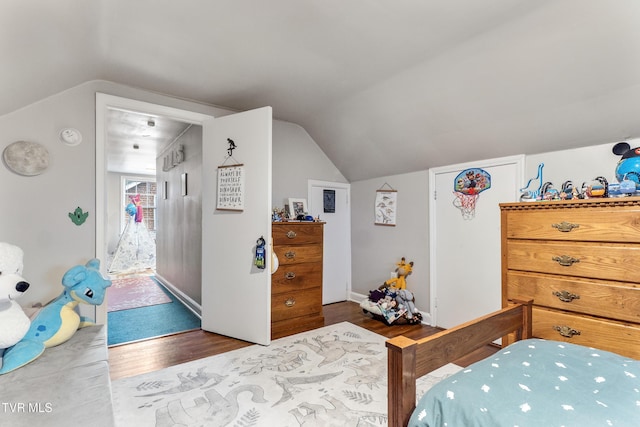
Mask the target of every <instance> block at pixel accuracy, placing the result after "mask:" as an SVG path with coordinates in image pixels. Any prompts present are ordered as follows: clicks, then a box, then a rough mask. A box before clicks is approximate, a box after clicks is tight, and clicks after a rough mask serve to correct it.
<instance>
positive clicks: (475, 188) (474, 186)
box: [453, 168, 491, 219]
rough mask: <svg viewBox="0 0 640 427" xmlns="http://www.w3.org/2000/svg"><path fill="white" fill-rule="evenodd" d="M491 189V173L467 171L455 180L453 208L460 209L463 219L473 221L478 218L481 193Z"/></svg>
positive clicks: (475, 170)
mask: <svg viewBox="0 0 640 427" xmlns="http://www.w3.org/2000/svg"><path fill="white" fill-rule="evenodd" d="M489 188H491V175H490V174H489V172H487V171H485V170H483V169H480V168H472V169H465V170H463V171H462V172H460V173H459V174H458V176H456V177H455V179H454V180H453V194H454V195H455V196H456V198H455V199H453V206H455V207H456V208H458V209H460V212H462V218H464V219H473V218H474V217H475V216H476V202H477V200H478V198H479V197H480V193H482V192H483V191H484V190H488V189H489Z"/></svg>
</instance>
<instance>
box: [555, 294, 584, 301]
mask: <svg viewBox="0 0 640 427" xmlns="http://www.w3.org/2000/svg"><path fill="white" fill-rule="evenodd" d="M553 295H555V296H557V297H558V299H559V300H560V301H562V302H571V301H573V300H574V299H580V295H577V294H572V293H571V292H569V291H555V292H554V293H553Z"/></svg>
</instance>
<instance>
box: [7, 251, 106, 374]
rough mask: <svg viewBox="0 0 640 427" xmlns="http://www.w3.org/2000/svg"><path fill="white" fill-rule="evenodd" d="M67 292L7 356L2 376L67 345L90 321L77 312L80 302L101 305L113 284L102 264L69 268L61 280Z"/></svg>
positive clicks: (42, 313) (49, 306)
mask: <svg viewBox="0 0 640 427" xmlns="http://www.w3.org/2000/svg"><path fill="white" fill-rule="evenodd" d="M62 285H63V286H64V290H63V292H62V294H60V296H59V297H57V298H56V299H54V300H53V301H51V302H50V303H49V304H47V305H46V306H45V307H44V308H42V310H41V311H40V312H39V313H38V315H37V316H36V317H35V318H34V319H33V320H32V321H31V327H30V328H29V330H28V331H27V333H26V335H25V336H24V337H23V338H22V340H20V341H19V342H18V343H17V344H15V345H14V346H13V347H10V348H8V349H7V350H6V351H5V353H4V363H3V365H2V368H1V369H0V374H6V373H7V372H11V371H13V370H15V369H18V368H20V367H21V366H24V365H26V364H27V363H30V362H32V361H34V360H35V359H37V358H38V357H40V355H41V354H42V353H43V352H44V350H45V349H46V348H49V347H54V346H56V345H59V344H62V343H64V342H66V341H67V340H68V339H69V338H71V337H72V336H73V334H75V332H76V331H77V330H78V328H81V327H84V326H87V325H89V324H90V322H87V319H85V318H82V317H80V315H79V314H78V313H77V312H76V311H75V308H76V307H77V306H78V304H79V303H83V304H90V305H100V304H102V301H104V297H105V294H106V291H107V288H108V287H109V286H111V281H110V280H107V279H105V278H103V277H102V274H101V273H100V261H99V260H97V259H92V260H90V261H89V262H87V263H86V264H85V265H76V266H75V267H72V268H70V269H69V270H68V271H67V272H66V273H65V274H64V276H63V277H62Z"/></svg>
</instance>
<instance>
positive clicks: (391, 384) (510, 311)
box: [386, 301, 533, 426]
mask: <svg viewBox="0 0 640 427" xmlns="http://www.w3.org/2000/svg"><path fill="white" fill-rule="evenodd" d="M532 305H533V301H516V302H515V303H514V304H512V305H510V306H508V307H505V308H503V309H502V310H498V311H496V312H494V313H491V314H488V315H486V316H483V317H480V318H478V319H475V320H471V321H469V322H466V323H463V324H461V325H459V326H456V327H454V328H450V329H447V330H444V331H442V332H438V333H437V334H435V335H431V336H429V337H426V338H422V339H419V340H412V339H410V338H407V337H405V336H402V335H401V336H398V337H395V338H392V339H390V340H388V341H387V342H386V346H387V356H388V359H387V364H388V365H387V375H388V377H387V387H388V393H387V398H388V404H387V406H388V409H389V412H388V414H389V421H388V425H390V426H406V425H407V423H408V422H409V418H410V417H411V413H412V412H413V410H414V409H415V406H416V379H417V378H420V377H421V376H423V375H426V374H428V373H429V372H431V371H433V370H435V369H437V368H439V367H441V366H444V365H446V364H447V363H451V362H453V361H455V360H457V359H459V358H461V357H462V356H465V355H467V354H468V353H471V352H472V351H474V350H477V349H478V348H480V347H482V346H484V345H487V344H490V343H491V342H493V341H495V340H496V339H498V338H501V337H505V336H507V335H510V334H513V338H514V340H516V341H517V340H521V339H526V338H530V337H531V336H532V324H531V307H532Z"/></svg>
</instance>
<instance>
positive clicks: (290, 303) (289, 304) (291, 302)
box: [284, 298, 296, 307]
mask: <svg viewBox="0 0 640 427" xmlns="http://www.w3.org/2000/svg"><path fill="white" fill-rule="evenodd" d="M284 305H286V306H287V307H293V306H294V305H296V299H295V298H289V299H287V300H286V301H285V302H284Z"/></svg>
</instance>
